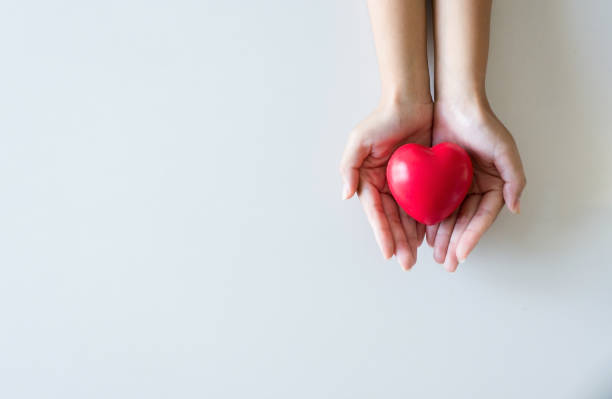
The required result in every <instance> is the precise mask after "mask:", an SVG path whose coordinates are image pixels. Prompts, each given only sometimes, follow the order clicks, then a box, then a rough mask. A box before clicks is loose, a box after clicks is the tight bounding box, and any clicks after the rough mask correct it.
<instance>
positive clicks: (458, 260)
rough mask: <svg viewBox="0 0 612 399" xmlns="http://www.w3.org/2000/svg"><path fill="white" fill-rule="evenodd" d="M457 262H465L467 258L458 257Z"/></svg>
mask: <svg viewBox="0 0 612 399" xmlns="http://www.w3.org/2000/svg"><path fill="white" fill-rule="evenodd" d="M457 262H459V263H463V262H465V258H457Z"/></svg>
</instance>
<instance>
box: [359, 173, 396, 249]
mask: <svg viewBox="0 0 612 399" xmlns="http://www.w3.org/2000/svg"><path fill="white" fill-rule="evenodd" d="M359 200H360V201H361V204H362V206H363V210H364V211H365V214H366V216H367V217H368V221H369V222H370V226H372V230H374V237H375V238H376V242H377V243H378V246H379V247H380V250H381V251H382V254H383V256H384V257H385V259H389V258H390V257H391V256H393V250H394V246H393V234H392V233H391V228H390V227H389V221H388V220H387V215H386V214H385V211H384V209H383V204H382V199H381V197H380V192H379V191H378V190H377V189H376V188H375V187H374V186H372V185H371V184H369V183H365V184H363V185H362V187H361V190H360V193H359Z"/></svg>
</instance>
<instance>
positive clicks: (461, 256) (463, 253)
mask: <svg viewBox="0 0 612 399" xmlns="http://www.w3.org/2000/svg"><path fill="white" fill-rule="evenodd" d="M471 251H472V248H469V247H467V246H466V245H465V244H462V243H459V245H458V246H457V261H458V262H459V263H463V262H465V260H466V259H467V257H468V255H469V254H470V252H471Z"/></svg>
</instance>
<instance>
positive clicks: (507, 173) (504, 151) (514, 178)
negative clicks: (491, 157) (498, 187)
mask: <svg viewBox="0 0 612 399" xmlns="http://www.w3.org/2000/svg"><path fill="white" fill-rule="evenodd" d="M495 167H496V168H497V170H498V171H499V174H500V175H501V177H502V179H503V180H504V189H503V195H504V201H505V202H506V205H507V206H508V209H510V211H512V212H514V213H519V212H520V201H519V199H520V197H521V193H522V192H523V189H524V188H525V185H526V184H527V180H526V178H525V172H524V170H523V163H522V162H521V157H520V155H519V152H518V149H517V148H516V144H515V143H514V142H511V143H509V144H505V145H503V146H501V147H500V149H499V151H498V152H497V154H495Z"/></svg>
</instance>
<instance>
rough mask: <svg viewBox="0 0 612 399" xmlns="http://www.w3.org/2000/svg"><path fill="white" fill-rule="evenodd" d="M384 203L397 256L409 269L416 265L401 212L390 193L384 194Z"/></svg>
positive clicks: (401, 263) (406, 268) (402, 264)
mask: <svg viewBox="0 0 612 399" xmlns="http://www.w3.org/2000/svg"><path fill="white" fill-rule="evenodd" d="M382 203H383V209H384V211H385V214H386V215H387V220H388V221H389V226H390V227H391V233H392V234H393V241H394V243H395V256H396V257H397V260H398V262H399V264H400V265H401V266H402V268H403V269H404V270H409V269H410V268H411V267H412V265H414V256H413V253H412V251H411V249H410V244H409V242H408V238H407V237H406V233H405V231H404V226H403V224H402V221H401V219H400V214H399V212H398V209H397V203H396V202H395V200H394V199H393V198H392V197H391V196H390V195H384V194H383V195H382Z"/></svg>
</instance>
